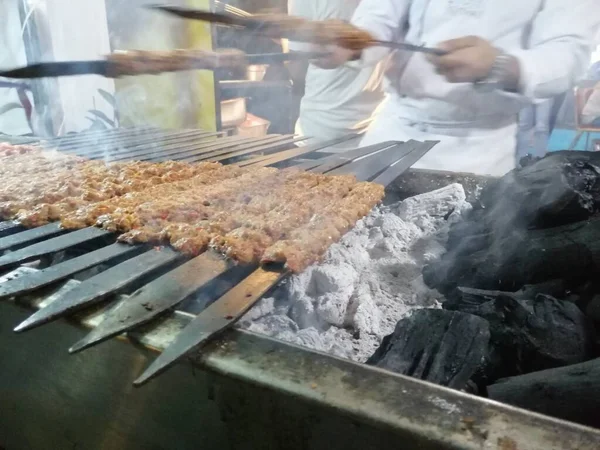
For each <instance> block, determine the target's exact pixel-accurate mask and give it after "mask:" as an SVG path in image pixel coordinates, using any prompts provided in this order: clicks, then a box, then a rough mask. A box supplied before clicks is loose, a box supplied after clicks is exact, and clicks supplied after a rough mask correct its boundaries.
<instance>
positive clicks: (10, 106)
mask: <svg viewBox="0 0 600 450" xmlns="http://www.w3.org/2000/svg"><path fill="white" fill-rule="evenodd" d="M13 109H23V105H21V104H20V103H17V102H13V103H7V104H6V105H2V106H0V116H1V115H2V114H5V113H7V112H9V111H12V110H13Z"/></svg>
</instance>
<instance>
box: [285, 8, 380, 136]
mask: <svg viewBox="0 0 600 450" xmlns="http://www.w3.org/2000/svg"><path fill="white" fill-rule="evenodd" d="M359 3H360V0H289V1H288V13H289V14H290V15H293V16H300V17H304V18H306V19H310V20H328V19H334V20H345V21H349V20H350V19H351V18H352V15H353V13H354V11H355V9H356V7H357V6H358V4H359ZM290 50H292V51H308V50H312V48H311V46H310V45H306V44H301V43H298V42H290ZM382 80H383V69H382V68H381V64H379V65H375V64H374V65H371V66H369V67H365V68H361V67H350V66H341V67H338V68H336V69H334V70H324V69H321V68H319V67H317V66H315V65H313V64H310V65H308V69H307V70H306V78H305V92H304V96H303V98H302V102H301V104H300V117H299V119H298V122H297V123H296V133H297V134H299V135H303V136H311V137H314V138H317V139H318V140H330V139H336V138H339V137H342V136H345V135H347V134H349V133H352V132H362V131H364V130H365V129H366V128H367V126H368V125H369V124H370V122H371V119H372V116H373V113H374V111H375V109H376V108H377V106H379V104H380V103H381V101H382V100H383V95H384V94H383V89H382Z"/></svg>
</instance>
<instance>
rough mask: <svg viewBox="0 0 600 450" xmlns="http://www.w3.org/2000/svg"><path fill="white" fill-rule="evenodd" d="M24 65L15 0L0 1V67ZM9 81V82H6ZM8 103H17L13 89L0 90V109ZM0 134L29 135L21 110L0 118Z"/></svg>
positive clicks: (24, 58) (19, 22) (23, 51)
mask: <svg viewBox="0 0 600 450" xmlns="http://www.w3.org/2000/svg"><path fill="white" fill-rule="evenodd" d="M25 63H26V57H25V49H24V47H23V39H22V38H21V21H20V19H19V10H18V8H17V2H16V0H0V67H1V68H6V69H8V68H12V67H17V66H21V65H23V64H25ZM7 81H9V80H7ZM8 103H19V99H18V97H17V94H16V92H15V90H14V89H5V88H0V108H1V107H2V106H3V105H6V104H8ZM0 132H2V133H5V134H12V135H21V134H27V133H30V132H31V130H30V128H29V125H28V124H27V120H26V119H25V112H24V111H23V110H22V109H17V110H13V111H11V112H8V113H6V114H3V115H1V116H0Z"/></svg>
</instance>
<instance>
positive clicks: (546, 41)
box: [431, 0, 600, 101]
mask: <svg viewBox="0 0 600 450" xmlns="http://www.w3.org/2000/svg"><path fill="white" fill-rule="evenodd" d="M597 1H598V0H572V1H571V2H567V1H566V0H546V3H545V5H544V8H543V9H542V10H541V11H540V12H539V13H538V14H537V17H536V18H535V19H534V21H533V23H532V29H531V34H530V38H529V43H528V44H529V45H528V48H527V49H524V50H520V49H507V51H508V55H507V56H508V67H506V72H507V73H506V75H505V76H506V79H504V80H502V81H503V84H504V86H505V90H506V91H507V94H509V95H515V94H516V95H520V96H521V97H522V98H523V100H524V101H532V100H533V101H535V100H540V99H547V98H552V97H554V96H556V95H560V94H562V93H563V92H566V91H567V90H569V89H571V88H572V87H573V86H575V84H576V83H577V82H578V81H579V79H580V78H581V77H582V75H583V74H584V73H585V71H586V69H587V67H588V65H589V63H590V55H591V52H592V47H593V46H594V36H595V33H596V32H597V30H598V28H600V7H598V4H597ZM440 48H442V49H444V50H447V51H448V52H449V53H448V54H447V55H446V56H442V57H434V58H431V60H432V62H433V63H434V65H436V67H437V69H438V71H439V72H440V73H442V74H444V75H445V76H446V78H447V79H448V81H450V82H455V83H461V82H463V83H464V82H477V81H482V80H484V79H485V78H486V77H487V76H488V75H489V74H490V73H491V71H492V67H493V65H494V64H495V63H496V62H497V60H498V59H497V58H498V56H499V55H500V53H501V52H500V50H499V49H497V48H495V47H493V45H492V43H490V42H488V41H486V40H484V39H482V38H479V37H477V36H468V37H465V38H459V39H453V40H451V41H447V42H443V43H441V44H440Z"/></svg>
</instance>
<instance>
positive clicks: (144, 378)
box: [133, 352, 181, 387]
mask: <svg viewBox="0 0 600 450" xmlns="http://www.w3.org/2000/svg"><path fill="white" fill-rule="evenodd" d="M180 356H181V354H180V353H176V354H175V355H169V354H168V353H167V352H165V353H161V354H160V355H159V356H158V357H157V358H156V359H155V360H154V362H153V363H152V364H150V366H149V367H148V368H147V369H146V370H144V372H143V373H142V374H141V375H140V376H139V377H138V378H137V379H136V380H135V381H134V382H133V385H134V386H136V387H140V386H143V385H144V384H146V383H147V382H148V381H150V380H152V379H154V378H156V377H157V376H159V375H160V374H161V373H163V372H165V371H166V370H167V369H169V368H170V367H171V366H173V365H174V364H175V363H176V362H177V361H178V360H179V357H180Z"/></svg>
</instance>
